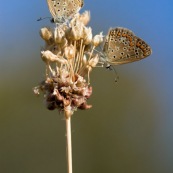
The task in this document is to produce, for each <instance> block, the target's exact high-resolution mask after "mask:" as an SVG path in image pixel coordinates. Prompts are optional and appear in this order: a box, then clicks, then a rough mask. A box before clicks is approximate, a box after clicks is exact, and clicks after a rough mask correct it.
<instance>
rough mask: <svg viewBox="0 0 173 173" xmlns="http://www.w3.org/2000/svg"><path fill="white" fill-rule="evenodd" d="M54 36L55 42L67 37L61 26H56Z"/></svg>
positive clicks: (60, 41)
mask: <svg viewBox="0 0 173 173" xmlns="http://www.w3.org/2000/svg"><path fill="white" fill-rule="evenodd" d="M54 37H55V43H62V41H63V38H64V37H65V31H64V30H63V29H62V28H61V27H58V28H56V29H55V32H54Z"/></svg>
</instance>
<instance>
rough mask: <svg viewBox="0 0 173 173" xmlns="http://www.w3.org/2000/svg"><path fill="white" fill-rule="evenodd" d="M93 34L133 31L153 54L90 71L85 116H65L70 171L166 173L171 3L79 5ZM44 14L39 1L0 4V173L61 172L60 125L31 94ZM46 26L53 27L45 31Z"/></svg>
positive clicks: (171, 127)
mask: <svg viewBox="0 0 173 173" xmlns="http://www.w3.org/2000/svg"><path fill="white" fill-rule="evenodd" d="M84 10H90V11H91V22H90V23H89V25H90V26H91V27H92V28H93V33H94V34H97V33H99V32H100V31H103V32H104V34H106V33H107V31H108V29H109V28H110V27H116V26H122V27H127V28H129V29H131V30H133V31H134V33H135V34H136V35H138V36H140V37H141V38H143V39H144V40H145V41H146V42H147V43H148V44H149V45H150V46H151V47H152V49H153V54H152V55H151V56H150V57H149V58H147V59H145V60H143V61H139V62H136V63H132V64H127V65H122V66H117V67H116V70H117V72H118V74H119V77H120V80H119V82H118V84H115V83H114V74H113V73H111V72H107V71H105V69H99V68H98V69H95V70H94V71H93V73H92V76H91V84H92V86H93V95H92V98H91V99H90V101H89V102H90V103H91V104H92V105H93V108H92V109H91V110H89V111H83V112H82V111H78V112H76V113H75V115H74V116H73V118H72V131H73V169H74V172H75V173H79V172H80V173H81V172H82V173H88V172H90V173H95V172H100V173H104V172H117V173H139V172H140V173H163V172H164V173H172V172H173V149H172V148H173V79H172V78H173V77H172V75H173V67H172V66H173V54H172V51H173V43H172V39H173V19H172V18H173V1H171V0H162V1H161V0H160V1H156V0H145V1H139V0H124V1H122V0H107V1H105V0H104V1H103V0H99V1H98V0H94V1H89V0H85V6H84V8H83V9H82V10H81V11H84ZM45 16H50V13H49V11H48V8H47V4H46V1H45V0H37V1H34V0H30V1H28V0H23V1H17V0H11V1H10V2H9V1H2V2H1V5H0V79H1V82H0V172H2V173H38V172H41V173H47V172H52V173H53V172H64V173H65V172H66V156H65V122H64V120H63V116H62V115H59V114H58V112H57V111H54V112H50V111H48V110H46V109H45V107H44V104H43V103H42V97H40V98H37V97H35V96H34V95H33V93H32V87H33V86H36V85H37V84H38V83H39V82H40V81H41V80H42V79H43V78H44V63H43V62H42V61H41V59H40V49H41V47H42V46H43V45H44V42H43V41H42V40H41V38H40V36H39V30H40V28H41V27H43V26H50V25H52V24H50V22H49V21H48V20H44V21H41V22H37V21H36V19H38V18H39V17H45ZM52 27H53V25H52Z"/></svg>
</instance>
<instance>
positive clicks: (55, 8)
mask: <svg viewBox="0 0 173 173" xmlns="http://www.w3.org/2000/svg"><path fill="white" fill-rule="evenodd" d="M47 4H48V7H49V11H50V13H51V14H52V17H53V19H52V21H53V22H55V23H64V22H66V21H68V20H69V19H71V18H72V17H73V16H74V15H75V14H76V13H78V11H79V10H80V9H81V8H82V7H83V5H84V2H83V0H47Z"/></svg>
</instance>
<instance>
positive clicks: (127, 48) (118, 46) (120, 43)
mask: <svg viewBox="0 0 173 173" xmlns="http://www.w3.org/2000/svg"><path fill="white" fill-rule="evenodd" d="M103 52H104V53H105V55H106V60H107V62H108V63H110V64H113V65H119V64H126V63H130V62H134V61H138V60H141V59H143V58H146V57H147V56H149V55H150V54H151V48H150V47H149V46H148V45H147V44H146V43H145V42H144V41H143V40H142V39H140V38H138V37H137V36H135V35H134V33H133V32H132V31H130V30H129V29H126V28H120V27H118V28H114V29H110V31H109V33H108V36H107V38H106V41H105V44H104V48H103Z"/></svg>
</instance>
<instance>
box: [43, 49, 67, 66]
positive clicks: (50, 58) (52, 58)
mask: <svg viewBox="0 0 173 173" xmlns="http://www.w3.org/2000/svg"><path fill="white" fill-rule="evenodd" d="M41 55H42V56H41V58H42V60H43V61H45V62H46V63H48V62H56V63H59V64H67V60H66V59H64V58H63V57H58V56H57V55H55V54H53V53H52V52H51V51H49V50H46V51H42V52H41Z"/></svg>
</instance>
